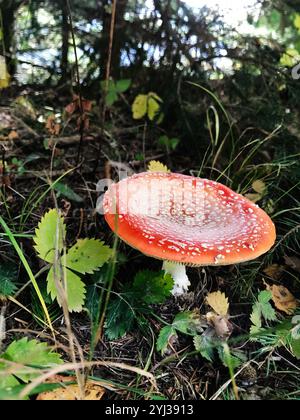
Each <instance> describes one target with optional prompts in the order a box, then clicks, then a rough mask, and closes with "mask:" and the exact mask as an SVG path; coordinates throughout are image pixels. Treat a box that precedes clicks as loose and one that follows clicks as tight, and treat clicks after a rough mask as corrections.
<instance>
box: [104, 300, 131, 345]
mask: <svg viewBox="0 0 300 420" xmlns="http://www.w3.org/2000/svg"><path fill="white" fill-rule="evenodd" d="M134 320H135V313H134V309H133V308H132V307H131V306H130V305H129V303H128V302H127V301H126V300H125V299H114V300H111V301H110V303H109V305H108V308H107V313H106V323H105V332H106V335H107V338H108V339H109V340H117V339H118V338H121V337H123V336H124V335H125V334H126V333H127V332H128V331H130V330H131V329H132V327H133V323H134Z"/></svg>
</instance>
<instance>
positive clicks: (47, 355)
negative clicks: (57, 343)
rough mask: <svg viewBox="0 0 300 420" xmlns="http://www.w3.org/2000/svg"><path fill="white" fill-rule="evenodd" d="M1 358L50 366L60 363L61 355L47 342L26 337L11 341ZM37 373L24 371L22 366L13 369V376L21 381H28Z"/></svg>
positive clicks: (21, 363)
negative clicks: (18, 368) (15, 369)
mask: <svg viewBox="0 0 300 420" xmlns="http://www.w3.org/2000/svg"><path fill="white" fill-rule="evenodd" d="M1 358H2V359H5V360H7V361H10V362H14V363H16V364H19V365H24V366H33V367H38V368H45V367H52V366H55V365H59V364H61V363H62V360H61V356H60V355H59V354H58V353H54V352H53V351H52V350H51V348H49V347H48V344H47V343H40V342H38V341H37V340H28V338H27V337H25V338H22V339H21V340H18V341H14V342H13V343H11V344H10V345H9V346H8V347H7V349H6V351H5V353H4V354H3V355H2V356H1ZM39 374H40V372H37V373H36V374H35V373H31V372H30V373H29V372H28V373H26V369H25V370H24V368H23V367H21V368H20V370H19V371H18V370H17V371H14V376H15V377H17V378H19V379H21V380H22V381H23V382H29V381H30V380H32V379H34V378H35V377H37V376H39Z"/></svg>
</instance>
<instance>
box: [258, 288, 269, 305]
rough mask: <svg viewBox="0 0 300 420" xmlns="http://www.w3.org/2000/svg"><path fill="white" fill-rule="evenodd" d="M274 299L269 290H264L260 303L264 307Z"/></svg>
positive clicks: (261, 293)
mask: <svg viewBox="0 0 300 420" xmlns="http://www.w3.org/2000/svg"><path fill="white" fill-rule="evenodd" d="M271 299H272V293H271V292H270V291H269V290H263V291H262V292H260V293H259V295H258V302H259V303H261V304H262V305H264V304H265V303H268V302H270V300H271Z"/></svg>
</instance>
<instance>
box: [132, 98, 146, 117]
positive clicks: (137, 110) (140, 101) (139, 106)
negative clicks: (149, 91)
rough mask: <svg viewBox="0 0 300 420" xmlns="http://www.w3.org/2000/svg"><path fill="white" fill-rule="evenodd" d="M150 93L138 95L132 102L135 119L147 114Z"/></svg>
mask: <svg viewBox="0 0 300 420" xmlns="http://www.w3.org/2000/svg"><path fill="white" fill-rule="evenodd" d="M147 109H148V95H138V96H137V97H136V98H135V100H134V102H133V104H132V113H133V118H134V119H135V120H140V119H141V118H143V117H144V116H145V115H146V114H147Z"/></svg>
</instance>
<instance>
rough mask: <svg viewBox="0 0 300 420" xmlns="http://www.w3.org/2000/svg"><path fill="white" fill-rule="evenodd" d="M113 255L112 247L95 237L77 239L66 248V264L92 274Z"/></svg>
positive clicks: (83, 272) (79, 271)
mask: <svg viewBox="0 0 300 420" xmlns="http://www.w3.org/2000/svg"><path fill="white" fill-rule="evenodd" d="M112 255H113V251H112V249H111V248H110V247H109V246H107V245H105V244H104V242H101V241H99V240H97V239H79V240H78V241H77V242H76V244H75V245H74V246H73V247H72V248H70V249H69V250H68V253H67V258H66V266H67V267H68V268H70V269H71V270H74V271H77V272H78V273H81V274H86V273H89V274H92V273H93V272H94V271H96V270H97V269H99V268H100V267H102V266H103V265H104V264H105V263H106V262H107V261H108V260H109V259H110V258H111V257H112Z"/></svg>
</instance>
